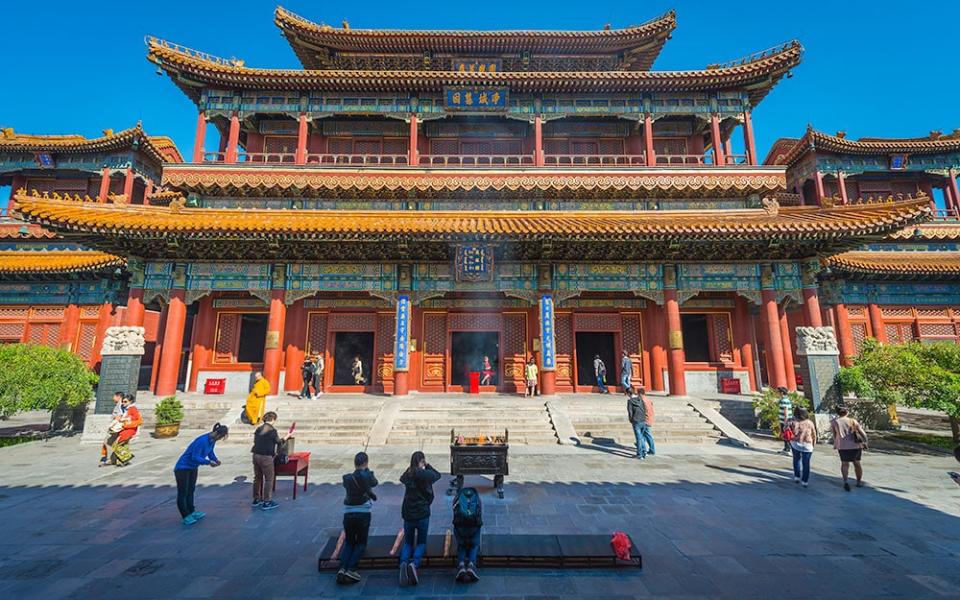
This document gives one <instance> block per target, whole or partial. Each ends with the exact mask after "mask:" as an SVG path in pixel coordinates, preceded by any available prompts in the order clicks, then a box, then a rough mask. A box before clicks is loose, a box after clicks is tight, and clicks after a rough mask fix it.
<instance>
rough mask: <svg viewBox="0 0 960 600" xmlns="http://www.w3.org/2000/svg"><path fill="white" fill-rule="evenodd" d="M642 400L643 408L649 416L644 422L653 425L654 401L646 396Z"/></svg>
mask: <svg viewBox="0 0 960 600" xmlns="http://www.w3.org/2000/svg"><path fill="white" fill-rule="evenodd" d="M641 399H642V400H643V408H644V409H646V410H645V411H644V412H645V413H646V414H647V418H646V419H644V421H645V422H646V424H647V425H653V400H651V399H650V397H649V396H647V395H646V394H643V395H642V396H641Z"/></svg>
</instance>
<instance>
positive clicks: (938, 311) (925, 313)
mask: <svg viewBox="0 0 960 600" xmlns="http://www.w3.org/2000/svg"><path fill="white" fill-rule="evenodd" d="M916 311H917V316H918V317H943V318H947V317H948V316H949V315H948V314H947V309H945V308H917V309H916Z"/></svg>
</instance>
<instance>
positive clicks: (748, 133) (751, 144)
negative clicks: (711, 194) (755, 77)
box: [743, 110, 759, 389]
mask: <svg viewBox="0 0 960 600" xmlns="http://www.w3.org/2000/svg"><path fill="white" fill-rule="evenodd" d="M743 146H744V147H745V148H746V149H747V164H749V165H750V166H754V167H755V166H757V164H759V163H758V160H757V144H756V142H755V141H754V139H753V118H752V117H751V116H750V111H749V110H745V111H743ZM754 389H756V388H754Z"/></svg>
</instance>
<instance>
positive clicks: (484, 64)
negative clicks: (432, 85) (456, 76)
mask: <svg viewBox="0 0 960 600" xmlns="http://www.w3.org/2000/svg"><path fill="white" fill-rule="evenodd" d="M453 70H454V71H456V72H457V73H498V72H500V71H502V70H503V61H501V60H500V59H483V60H469V59H467V60H459V59H458V60H454V61H453Z"/></svg>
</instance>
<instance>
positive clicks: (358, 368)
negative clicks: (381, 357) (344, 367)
mask: <svg viewBox="0 0 960 600" xmlns="http://www.w3.org/2000/svg"><path fill="white" fill-rule="evenodd" d="M350 373H351V374H352V375H353V382H354V383H355V384H357V385H365V384H366V383H367V379H366V378H365V377H364V376H363V362H362V361H361V360H360V357H359V356H354V357H353V366H352V367H351V368H350Z"/></svg>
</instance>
